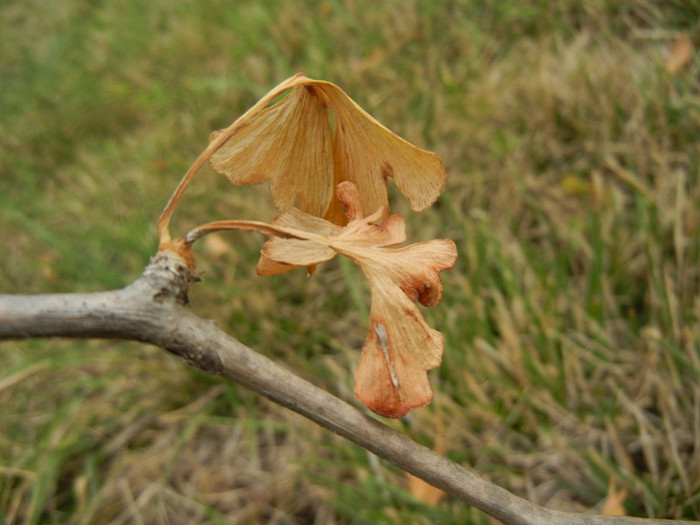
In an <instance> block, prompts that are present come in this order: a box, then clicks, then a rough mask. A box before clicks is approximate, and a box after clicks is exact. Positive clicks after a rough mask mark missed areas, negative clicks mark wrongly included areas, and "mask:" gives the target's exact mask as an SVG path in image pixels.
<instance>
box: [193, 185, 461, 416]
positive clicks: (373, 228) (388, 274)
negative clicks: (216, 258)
mask: <svg viewBox="0 0 700 525" xmlns="http://www.w3.org/2000/svg"><path fill="white" fill-rule="evenodd" d="M337 194H338V196H339V199H340V203H341V204H342V205H343V207H344V209H345V210H346V213H347V214H348V219H349V222H348V224H347V225H346V226H344V227H342V226H338V225H335V224H332V223H331V222H329V221H326V220H324V219H321V218H318V217H314V216H311V215H309V214H306V213H304V212H302V211H299V210H298V209H296V208H292V209H291V210H289V211H288V212H286V213H283V214H282V215H280V216H279V217H278V218H277V219H275V220H274V221H273V223H272V224H266V223H257V222H252V221H225V222H221V223H212V225H209V226H205V227H202V228H203V229H201V230H199V231H194V232H193V234H192V235H191V236H189V242H193V241H194V240H195V239H196V238H197V237H198V236H199V235H200V234H201V233H202V232H204V231H205V230H209V231H214V230H218V229H221V228H222V227H231V228H239V229H247V230H255V231H260V232H262V233H265V234H267V235H269V236H270V239H269V240H268V241H267V242H266V243H265V246H264V247H263V249H262V252H261V256H260V260H259V261H258V267H257V271H258V273H259V274H260V275H274V274H278V273H281V272H284V271H287V270H291V269H293V268H299V267H308V268H309V270H310V271H313V268H314V267H315V266H316V265H317V264H320V263H322V262H325V261H328V260H329V259H332V258H333V257H334V256H335V255H336V254H338V253H340V254H342V255H345V256H347V257H349V258H350V259H352V260H353V261H354V262H356V263H357V264H358V265H359V266H360V268H362V271H363V272H364V274H365V275H366V276H367V278H368V279H369V282H370V288H371V301H372V304H371V307H370V330H369V335H368V337H367V340H366V342H365V345H364V348H363V349H362V355H361V357H360V362H359V365H358V367H357V371H356V374H355V394H356V395H357V397H358V399H360V401H362V403H364V404H365V405H366V406H368V407H369V408H370V409H372V410H373V411H375V412H377V413H378V414H381V415H383V416H386V417H401V416H403V415H405V414H406V413H407V412H408V411H409V410H410V409H412V408H415V407H419V406H422V405H425V404H426V403H429V402H430V401H431V400H432V397H433V393H432V390H431V389H430V384H429V382H428V376H427V371H428V370H430V369H433V368H435V367H437V366H439V365H440V361H441V358H442V347H443V336H442V334H440V332H438V331H437V330H434V329H432V328H431V327H430V326H428V324H427V323H426V322H425V320H424V319H423V316H422V315H421V313H420V311H419V310H418V307H417V306H416V304H415V303H414V302H413V301H418V302H420V303H421V304H423V305H425V306H432V305H434V304H436V303H437V302H438V301H439V300H440V297H441V295H442V282H441V280H440V275H439V274H440V272H441V271H442V270H447V269H449V268H452V267H453V266H454V263H455V261H456V260H457V249H456V247H455V245H454V243H453V242H452V241H450V240H447V239H441V240H432V241H428V242H422V243H417V244H411V245H409V246H406V247H402V248H392V246H395V245H397V244H400V243H402V242H404V241H405V239H406V234H405V223H404V220H403V217H401V216H400V215H389V216H388V217H387V213H386V208H384V207H381V208H379V209H378V210H376V212H375V213H373V214H372V215H369V216H367V217H362V216H361V214H360V209H361V201H360V194H359V192H358V190H357V188H356V187H355V186H354V184H352V183H350V182H344V183H341V184H340V185H339V187H338V190H337ZM378 221H382V222H378Z"/></svg>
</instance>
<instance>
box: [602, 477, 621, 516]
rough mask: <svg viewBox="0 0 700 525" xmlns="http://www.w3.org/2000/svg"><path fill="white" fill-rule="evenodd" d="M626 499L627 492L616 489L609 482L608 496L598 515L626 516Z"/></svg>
mask: <svg viewBox="0 0 700 525" xmlns="http://www.w3.org/2000/svg"><path fill="white" fill-rule="evenodd" d="M626 498H627V490H625V489H624V488H622V489H619V490H618V489H617V488H616V487H615V484H614V483H613V482H612V481H611V482H610V484H609V485H608V494H607V495H606V496H605V500H604V501H603V504H602V505H601V507H600V514H603V515H606V516H626V515H627V514H626V510H625V505H624V503H625V499H626Z"/></svg>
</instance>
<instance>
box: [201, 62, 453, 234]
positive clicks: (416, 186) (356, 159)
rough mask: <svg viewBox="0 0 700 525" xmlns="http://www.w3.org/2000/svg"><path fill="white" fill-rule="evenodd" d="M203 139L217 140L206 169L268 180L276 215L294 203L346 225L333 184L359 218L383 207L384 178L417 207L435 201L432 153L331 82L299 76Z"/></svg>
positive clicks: (245, 180)
mask: <svg viewBox="0 0 700 525" xmlns="http://www.w3.org/2000/svg"><path fill="white" fill-rule="evenodd" d="M280 96H283V98H282V99H281V100H279V101H276V100H277V99H278V97H280ZM211 139H212V143H213V142H217V144H216V150H215V151H214V153H213V154H212V156H211V165H212V168H213V169H214V170H215V171H217V172H220V173H223V174H225V175H226V176H227V177H228V178H229V179H230V180H231V182H233V183H234V184H237V185H247V184H260V183H262V182H264V181H267V180H269V181H270V191H271V194H272V198H273V201H274V203H275V206H276V207H277V209H278V210H279V211H280V212H286V211H288V210H289V209H291V208H292V207H297V208H299V209H300V210H301V211H303V212H305V213H308V214H310V215H315V216H318V217H325V218H326V219H328V220H329V221H330V222H333V223H335V224H341V225H342V224H345V223H346V215H345V214H344V213H343V210H342V203H341V199H340V198H339V196H338V195H337V194H336V193H335V192H336V188H337V187H338V184H340V183H341V182H344V181H349V182H352V183H353V184H354V185H355V187H356V188H357V190H358V192H359V195H360V209H361V210H362V211H363V215H365V216H366V215H369V214H371V213H374V212H375V211H376V210H378V209H380V208H383V207H386V206H387V204H388V201H387V192H386V182H387V178H388V177H392V178H393V179H394V181H395V183H396V185H397V186H398V188H399V190H400V191H401V192H402V193H403V194H404V195H405V196H406V197H407V198H408V199H409V201H410V202H411V206H412V208H413V209H414V210H417V211H419V210H423V209H425V208H427V207H428V206H430V205H431V204H432V203H433V202H435V200H436V199H437V197H438V196H439V195H440V193H441V192H442V190H443V188H444V185H445V178H446V174H445V170H444V168H443V166H442V161H441V160H440V158H439V157H438V156H437V155H435V154H433V153H430V152H428V151H424V150H422V149H419V148H417V147H416V146H413V145H412V144H410V143H409V142H406V141H405V140H404V139H402V138H400V137H398V136H397V135H395V134H394V133H392V132H391V131H389V130H388V129H387V128H385V127H384V126H382V125H381V124H380V123H379V122H377V121H376V120H375V119H374V118H372V117H371V116H370V115H369V114H367V113H366V112H365V111H364V110H363V109H362V108H361V107H360V106H358V105H357V104H356V103H355V102H354V101H353V100H352V99H350V97H348V96H347V95H346V94H345V92H343V91H342V90H341V89H340V88H339V87H337V86H335V85H334V84H331V83H329V82H324V81H320V80H312V79H310V78H307V77H305V76H304V75H302V74H298V75H296V76H294V77H291V78H289V79H287V80H285V81H284V82H282V83H281V84H280V85H278V86H277V87H275V88H274V89H272V91H270V92H269V93H268V94H267V95H265V96H264V97H263V98H262V99H261V100H260V102H258V103H257V104H256V105H255V106H253V108H251V109H250V110H249V111H248V112H246V113H245V114H244V115H242V116H241V117H240V118H239V119H238V120H236V121H235V122H234V123H233V124H231V126H229V127H228V128H226V129H224V130H221V131H218V132H215V133H213V134H212V137H211Z"/></svg>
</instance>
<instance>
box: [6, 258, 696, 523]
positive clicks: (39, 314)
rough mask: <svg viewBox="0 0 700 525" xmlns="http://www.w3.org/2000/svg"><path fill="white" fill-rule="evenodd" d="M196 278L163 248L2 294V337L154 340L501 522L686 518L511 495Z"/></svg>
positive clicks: (195, 363)
mask: <svg viewBox="0 0 700 525" xmlns="http://www.w3.org/2000/svg"><path fill="white" fill-rule="evenodd" d="M196 280H197V279H196V277H195V276H194V275H193V273H192V272H191V271H190V270H188V268H187V265H186V264H185V262H184V261H183V260H182V259H180V257H178V256H177V255H175V254H173V253H169V252H161V253H159V254H158V255H157V256H155V257H154V258H153V259H152V260H151V262H150V264H149V265H148V266H147V268H146V270H145V271H144V273H143V274H142V275H141V277H139V278H138V279H137V280H136V281H134V282H133V283H132V284H130V285H129V286H127V287H126V288H124V289H121V290H114V291H108V292H97V293H88V294H77V293H76V294H49V295H0V341H1V340H8V339H26V338H37V337H73V338H111V339H124V340H132V341H141V342H144V343H149V344H153V345H156V346H158V347H160V348H163V349H165V350H167V351H168V352H170V353H171V354H174V355H176V356H178V357H180V358H182V359H184V360H185V361H186V362H187V363H188V364H189V365H190V366H193V367H195V368H197V369H199V370H201V371H203V372H206V373H209V374H216V375H219V376H222V377H224V378H226V379H228V380H231V381H234V382H236V383H238V384H240V385H242V386H245V387H247V388H249V389H251V390H253V391H255V392H257V393H259V394H261V395H264V396H266V397H267V398H269V399H271V400H272V401H274V402H276V403H279V404H280V405H282V406H285V407H287V408H289V409H291V410H293V411H295V412H297V413H299V414H301V415H302V416H304V417H307V418H309V419H311V420H312V421H314V422H316V423H318V424H319V425H321V426H323V427H325V428H327V429H329V430H331V431H333V432H335V433H337V434H339V435H341V436H343V437H345V438H347V439H349V440H351V441H353V442H354V443H356V444H358V445H359V446H361V447H363V448H364V449H366V450H368V451H370V452H373V453H374V454H376V455H377V456H380V457H382V458H384V459H386V460H387V461H390V462H391V463H393V464H394V465H396V466H398V467H399V468H401V469H403V470H405V471H408V472H410V473H412V474H413V475H415V476H417V477H419V478H422V479H423V480H425V481H427V482H428V483H430V484H431V485H434V486H435V487H438V488H440V489H442V490H443V491H444V492H446V493H447V494H450V495H452V496H454V497H456V498H458V499H460V500H462V501H464V502H465V503H468V504H470V505H473V506H474V507H476V508H478V509H480V510H482V511H483V512H485V513H487V514H489V515H491V516H493V517H495V518H497V519H499V520H500V521H502V522H503V523H506V524H512V525H530V524H532V525H535V524H537V525H542V524H549V523H551V524H554V523H556V524H562V523H566V524H571V525H578V524H581V525H583V524H586V525H599V524H600V525H605V524H619V525H628V524H629V525H631V524H650V523H690V522H682V521H673V522H671V521H668V520H643V519H638V518H630V517H620V516H600V515H593V514H574V513H566V512H560V511H554V510H550V509H546V508H543V507H540V506H538V505H535V504H533V503H531V502H528V501H526V500H524V499H522V498H520V497H518V496H515V495H514V494H511V493H510V492H508V491H506V490H504V489H502V488H501V487H498V486H497V485H494V484H492V483H490V482H489V481H487V480H485V479H483V478H481V477H479V476H477V475H476V474H474V473H472V472H471V471H469V470H467V469H466V468H464V467H461V466H460V465H458V464H456V463H454V462H452V461H450V460H449V459H447V458H446V457H444V456H441V455H439V454H437V453H435V452H433V451H432V450H430V449H428V448H426V447H424V446H422V445H419V444H418V443H416V442H414V441H412V440H411V439H409V438H408V437H406V436H404V435H402V434H400V433H398V432H396V431H394V430H393V429H391V428H390V427H388V426H386V425H385V424H383V423H381V422H380V421H378V420H376V419H374V418H372V417H369V416H368V415H365V414H363V413H362V412H360V411H358V410H357V409H355V408H354V407H353V406H351V405H350V404H348V403H346V402H345V401H342V400H341V399H339V398H337V397H335V396H333V395H331V394H329V393H328V392H326V391H324V390H322V389H320V388H318V387H316V386H314V385H312V384H311V383H309V382H307V381H305V380H303V379H301V378H299V377H297V376H296V375H294V374H293V373H291V372H290V371H288V370H286V369H285V368H283V367H282V366H280V365H278V364H277V363H275V362H273V361H271V360H269V359H268V358H266V357H265V356H263V355H261V354H258V353H257V352H255V351H253V350H251V349H250V348H248V347H246V346H245V345H243V344H241V343H240V342H238V341H237V340H235V339H234V338H232V337H230V336H229V335H227V334H226V333H224V332H223V331H221V330H219V329H218V328H217V327H216V325H215V324H214V323H213V322H212V321H209V320H205V319H202V318H200V317H198V316H197V315H195V314H194V313H192V312H190V311H189V310H187V309H186V308H184V307H183V305H184V304H185V303H186V302H187V292H188V289H189V286H190V285H191V284H192V283H193V282H194V281H196Z"/></svg>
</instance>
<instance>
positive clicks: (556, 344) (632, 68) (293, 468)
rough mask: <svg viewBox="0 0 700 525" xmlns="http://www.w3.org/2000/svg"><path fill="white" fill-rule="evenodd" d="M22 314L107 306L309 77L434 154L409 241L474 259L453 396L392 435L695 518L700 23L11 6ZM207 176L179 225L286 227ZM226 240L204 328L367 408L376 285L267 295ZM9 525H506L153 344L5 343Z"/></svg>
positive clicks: (450, 321)
mask: <svg viewBox="0 0 700 525" xmlns="http://www.w3.org/2000/svg"><path fill="white" fill-rule="evenodd" d="M0 27H1V28H2V35H3V36H2V43H1V44H0V78H2V81H1V82H0V115H2V116H1V117H0V231H2V238H3V253H2V256H1V257H0V290H1V291H2V292H3V293H32V292H58V291H87V290H103V289H107V288H113V287H119V286H123V285H125V284H127V283H129V282H130V281H132V280H133V279H134V278H135V277H136V276H137V275H138V274H139V273H140V271H141V269H142V268H143V267H144V266H145V264H146V262H147V260H148V257H149V256H151V255H152V254H153V253H154V252H155V250H156V249H157V241H156V236H155V221H156V219H157V217H158V214H159V212H160V210H161V208H162V206H163V205H164V204H165V202H166V200H167V198H168V196H169V195H170V192H171V191H172V189H173V188H174V186H175V184H176V182H177V181H178V180H179V177H180V176H181V175H182V173H184V171H185V170H186V169H187V167H188V165H189V163H190V162H191V161H192V160H194V158H195V157H196V156H197V154H198V153H199V152H200V151H201V150H202V149H203V148H204V147H205V145H206V143H207V138H208V135H209V133H210V131H212V130H214V129H217V128H221V127H223V126H225V125H227V124H228V123H230V122H231V121H232V120H233V119H234V118H236V117H237V116H238V115H239V114H240V113H241V112H243V111H244V110H245V109H247V108H248V107H249V106H250V105H251V104H252V103H254V102H255V101H256V100H257V99H258V98H259V97H260V96H261V95H263V94H264V93H266V92H267V91H268V90H269V89H270V88H271V87H272V86H274V85H276V84H277V83H278V82H280V81H281V80H283V79H284V78H286V77H288V76H291V75H292V74H294V73H296V72H299V71H303V72H304V73H306V74H307V75H308V76H310V77H312V78H320V79H325V80H329V81H332V82H334V83H336V84H338V85H339V86H341V87H342V88H343V89H344V90H345V91H346V92H347V93H348V94H349V95H350V96H352V97H353V98H354V99H355V100H356V101H357V102H358V103H360V104H361V105H362V106H363V107H364V108H365V109H367V110H368V111H369V112H370V113H372V114H373V115H374V116H376V117H377V118H378V119H379V120H380V121H381V122H382V123H384V124H385V125H386V126H388V127H389V128H390V129H392V130H394V131H395V132H397V133H398V134H400V135H402V136H403V137H405V138H406V139H408V140H410V141H412V142H414V143H415V144H417V145H419V146H421V147H425V148H428V149H431V150H433V151H435V152H437V153H438V154H439V155H440V156H441V157H442V158H443V160H444V162H445V166H446V168H447V172H448V185H447V189H446V191H445V193H444V195H443V197H442V198H441V199H440V201H439V202H438V204H437V205H436V206H435V207H433V208H432V209H430V210H428V211H426V212H424V213H422V214H420V215H417V214H412V213H411V212H410V211H409V210H408V207H407V206H406V203H405V202H404V201H403V200H402V198H401V197H400V196H398V195H394V196H393V200H392V205H393V209H394V211H400V212H403V213H405V214H406V215H407V220H408V228H409V231H408V234H409V237H410V239H411V240H426V239H429V238H433V237H449V238H452V239H454V240H455V242H456V243H457V245H458V249H459V252H460V260H459V261H458V264H457V266H456V268H455V269H454V270H453V271H451V272H446V273H445V274H443V275H444V282H445V285H446V286H445V288H446V293H445V296H444V299H443V301H442V302H441V303H440V304H439V305H438V306H436V307H435V308H432V309H429V310H426V311H425V314H426V316H427V318H428V319H429V321H430V323H431V324H432V325H433V326H436V327H437V328H438V329H440V330H442V331H443V332H444V334H445V338H446V348H445V356H444V362H443V365H442V367H441V368H440V369H439V370H438V371H436V372H433V373H432V375H431V377H432V382H433V385H434V390H435V393H436V398H435V401H434V402H433V403H432V404H431V405H429V406H428V407H426V408H422V409H418V410H415V411H413V412H412V413H411V415H410V416H409V417H407V418H405V419H404V420H402V421H398V422H392V423H391V424H392V425H394V426H396V427H397V428H399V429H400V430H402V431H404V432H407V433H408V434H410V435H411V436H412V437H414V438H415V439H417V440H419V441H421V442H423V443H425V444H426V445H428V446H434V445H435V441H436V439H437V440H438V441H439V442H440V443H442V444H441V447H442V449H443V450H444V453H445V454H447V455H448V456H449V457H451V458H453V459H454V460H455V461H458V462H460V463H462V464H464V465H467V466H471V467H473V468H474V469H475V470H476V471H478V472H479V473H481V474H483V475H484V476H486V477H488V478H489V479H491V480H493V481H494V482H496V483H498V484H500V485H501V486H503V487H505V488H507V489H509V490H511V491H513V492H515V493H517V494H520V495H522V496H524V497H526V498H528V499H530V500H532V501H534V502H536V503H539V504H543V505H547V506H550V507H553V508H562V509H568V510H575V511H593V512H596V511H598V510H600V508H601V505H602V503H603V502H604V500H605V498H606V494H608V493H609V492H610V491H611V490H612V491H613V492H614V493H621V492H622V491H624V493H625V494H626V497H624V498H623V502H624V506H625V511H626V512H627V513H628V514H631V515H636V516H653V517H662V518H686V519H700V386H699V381H698V377H699V375H700V242H699V236H700V229H699V228H700V181H699V177H700V175H699V173H700V146H699V144H700V141H699V139H700V112H699V108H700V61H699V59H698V54H697V51H696V50H697V49H698V46H699V45H700V7H698V6H697V3H696V2H693V1H690V0H685V1H684V0H673V1H665V2H660V1H659V2H653V1H651V0H631V1H629V2H617V1H612V0H596V1H593V2H569V1H566V0H555V1H553V2H543V1H541V0H522V1H513V0H508V1H502V2H497V1H492V0H471V1H469V0H463V1H459V0H452V1H444V2H427V1H419V0H413V1H401V2H399V1H394V0H390V1H387V2H368V1H355V2H350V1H313V0H307V1H303V2H302V1H292V2H282V1H281V0H280V1H275V0H270V1H266V2H225V1H222V0H205V1H201V2H194V1H186V2H165V1H155V2H136V1H134V0H125V1H123V2H92V1H86V0H83V1H80V0H56V1H54V2H50V3H45V2H36V1H27V2H10V3H4V4H2V5H1V6H0ZM273 215H274V210H273V209H272V208H271V206H270V204H269V198H268V194H267V189H266V188H264V187H261V188H234V187H232V186H231V185H230V184H229V183H228V181H227V180H226V179H225V177H223V176H220V175H216V174H213V173H211V172H210V173H202V174H201V175H200V178H199V179H198V180H196V181H195V183H194V185H193V187H192V188H191V189H190V191H189V192H188V194H187V195H186V197H185V199H184V201H183V203H182V204H181V206H180V208H179V209H178V211H177V212H176V216H175V222H174V224H173V233H174V234H178V233H179V234H182V233H184V232H185V231H187V229H189V228H191V227H193V226H195V225H197V224H201V223H204V222H207V221H210V220H215V219H220V218H248V219H262V220H268V219H270V218H271V217H273ZM261 245H262V238H261V237H260V236H256V235H254V234H245V233H233V234H231V235H227V236H212V237H211V238H210V239H208V240H207V242H204V243H202V246H200V247H198V248H197V257H198V265H199V268H200V270H201V271H202V272H203V274H204V275H203V277H204V281H203V283H201V284H200V285H198V286H197V287H196V288H195V290H194V291H193V293H192V297H191V299H192V308H193V310H194V311H196V312H197V313H199V314H200V315H203V316H207V317H211V318H213V319H215V320H216V321H217V322H218V323H219V324H220V325H221V326H222V327H224V328H225V329H226V330H227V331H229V332H230V333H232V334H234V335H235V336H236V337H238V338H239V339H240V340H241V341H243V342H244V343H246V344H249V345H251V346H253V347H254V348H256V349H258V350H260V351H262V352H264V353H266V354H267V355H270V356H273V357H274V358H276V359H278V360H279V361H281V362H284V363H285V364H286V365H287V366H288V367H290V368H291V369H293V370H295V371H296V372H297V373H299V374H301V375H303V376H305V377H308V378H309V379H310V380H311V381H313V382H314V383H316V384H319V385H321V386H323V387H325V388H327V389H329V390H330V391H332V392H334V393H335V394H337V395H339V396H341V397H343V398H345V399H348V400H353V395H352V372H353V368H354V366H355V363H356V362H357V358H358V350H359V349H360V348H361V346H362V343H363V341H364V338H365V335H366V329H367V320H366V308H367V290H366V287H365V285H364V282H363V280H362V277H361V275H360V273H359V272H358V271H357V270H356V269H355V268H354V267H352V265H349V264H345V263H343V262H331V263H329V264H327V265H324V266H325V267H322V268H321V269H320V271H319V272H317V273H316V274H315V275H314V277H313V278H312V279H307V278H306V276H305V275H304V272H302V271H299V272H292V273H290V274H288V275H282V276H279V277H275V278H269V279H261V278H257V277H256V276H255V274H254V273H255V272H254V264H255V260H256V258H257V254H258V252H259V249H260V247H261ZM2 350H3V351H2V353H1V354H0V517H2V519H0V523H132V522H133V523H141V522H143V523H183V522H190V523H288V524H291V523H314V524H325V523H336V522H337V523H379V522H386V523H488V521H487V519H486V518H485V517H484V516H482V515H481V514H480V513H478V512H476V511H474V510H473V509H470V508H467V507H465V506H464V505H462V504H461V503H459V502H456V501H450V500H449V499H445V500H443V501H442V502H441V503H440V504H439V505H437V506H428V505H426V504H424V503H421V502H420V501H419V500H417V499H416V498H415V497H414V496H413V495H412V494H411V493H410V492H409V491H408V490H407V484H406V480H405V478H404V476H403V474H402V473H400V472H397V471H396V470H395V469H394V468H393V467H391V466H389V465H386V464H385V463H383V462H380V461H376V458H373V457H371V456H369V455H368V454H367V453H365V452H364V451H362V450H361V449H359V448H358V447H355V446H353V445H351V444H349V443H346V442H343V441H342V440H340V439H339V438H337V437H336V436H333V435H328V434H327V433H325V432H324V431H322V430H321V429H320V428H316V427H315V426H314V425H313V424H311V423H308V422H306V421H304V420H302V419H301V418H300V417H298V416H296V415H294V414H290V413H288V412H287V411H285V410H283V409H281V408H278V407H276V406H274V405H272V404H271V403H269V402H267V401H266V400H263V399H259V398H257V397H256V396H254V395H252V394H250V393H249V392H247V391H245V390H243V389H239V388H238V387H236V386H235V385H228V384H222V383H221V381H220V380H218V379H216V378H210V377H205V376H202V375H200V374H197V373H195V372H192V371H190V370H188V369H187V368H186V367H185V366H183V365H182V364H181V363H179V362H176V361H174V360H172V359H170V358H169V357H167V356H166V355H164V354H163V353H162V352H161V351H159V350H157V349H154V348H149V347H144V346H140V345H136V344H123V343H115V342H110V341H93V342H75V341H28V342H22V343H14V342H12V343H3V344H2Z"/></svg>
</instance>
